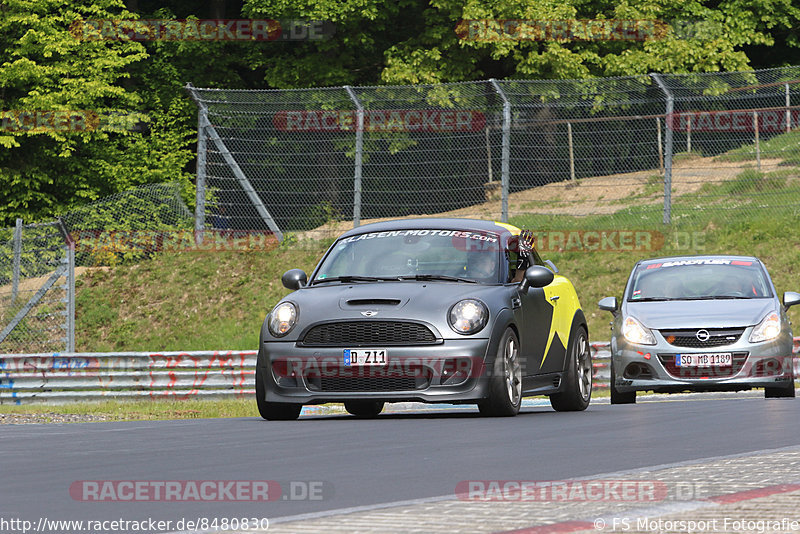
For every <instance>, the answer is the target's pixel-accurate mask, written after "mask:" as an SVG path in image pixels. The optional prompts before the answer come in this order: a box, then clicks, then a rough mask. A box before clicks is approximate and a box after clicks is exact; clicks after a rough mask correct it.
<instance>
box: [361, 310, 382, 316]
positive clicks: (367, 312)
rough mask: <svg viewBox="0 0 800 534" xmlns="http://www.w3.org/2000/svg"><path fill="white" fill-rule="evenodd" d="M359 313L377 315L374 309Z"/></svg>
mask: <svg viewBox="0 0 800 534" xmlns="http://www.w3.org/2000/svg"><path fill="white" fill-rule="evenodd" d="M361 315H363V316H364V317H375V316H376V315H378V312H376V311H374V310H367V311H363V312H361Z"/></svg>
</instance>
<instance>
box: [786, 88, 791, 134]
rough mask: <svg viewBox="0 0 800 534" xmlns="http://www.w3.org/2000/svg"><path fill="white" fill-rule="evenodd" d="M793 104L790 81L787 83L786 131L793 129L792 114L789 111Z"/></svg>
mask: <svg viewBox="0 0 800 534" xmlns="http://www.w3.org/2000/svg"><path fill="white" fill-rule="evenodd" d="M791 105H792V99H791V97H790V96H789V83H788V82H787V83H786V133H789V132H790V131H792V114H791V112H790V111H789V106H791Z"/></svg>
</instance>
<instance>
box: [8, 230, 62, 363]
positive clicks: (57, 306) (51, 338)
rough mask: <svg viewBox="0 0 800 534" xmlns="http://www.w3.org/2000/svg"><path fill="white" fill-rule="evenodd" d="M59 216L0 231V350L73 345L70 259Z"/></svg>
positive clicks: (43, 348)
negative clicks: (51, 219) (41, 222)
mask: <svg viewBox="0 0 800 534" xmlns="http://www.w3.org/2000/svg"><path fill="white" fill-rule="evenodd" d="M74 259H75V256H74V249H73V248H72V247H70V244H69V237H68V234H67V231H66V228H65V227H64V225H63V224H62V223H61V222H60V221H56V222H52V223H43V224H28V225H25V224H23V221H22V220H21V219H17V224H16V226H15V227H14V228H6V229H2V230H0V353H4V352H40V351H45V350H64V351H74V350H75V337H74V333H75V328H74V321H75V308H74V306H75V269H74V267H75V263H74Z"/></svg>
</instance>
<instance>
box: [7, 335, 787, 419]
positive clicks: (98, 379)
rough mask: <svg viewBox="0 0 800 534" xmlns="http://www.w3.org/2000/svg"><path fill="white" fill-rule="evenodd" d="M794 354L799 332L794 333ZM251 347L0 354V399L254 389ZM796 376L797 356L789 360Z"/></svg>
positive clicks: (596, 347)
mask: <svg viewBox="0 0 800 534" xmlns="http://www.w3.org/2000/svg"><path fill="white" fill-rule="evenodd" d="M609 346H610V343H609V342H608V341H600V342H595V343H591V344H590V347H591V351H592V359H593V360H594V362H593V377H594V387H596V388H601V389H602V388H608V381H609V378H610V376H609V375H610V369H609V359H610V357H611V353H610V352H609ZM793 352H794V354H795V355H797V354H798V352H800V337H796V338H794V349H793ZM256 354H257V352H256V351H254V350H249V351H236V350H215V351H190V352H78V353H37V354H0V404H27V403H33V402H45V403H47V402H50V403H61V402H71V401H90V400H105V399H146V398H150V399H165V398H174V399H189V398H204V399H207V398H224V397H244V396H249V395H253V394H255V388H254V382H255V379H254V375H255V367H256ZM794 369H795V375H796V376H800V360H798V359H797V358H796V357H795V360H794Z"/></svg>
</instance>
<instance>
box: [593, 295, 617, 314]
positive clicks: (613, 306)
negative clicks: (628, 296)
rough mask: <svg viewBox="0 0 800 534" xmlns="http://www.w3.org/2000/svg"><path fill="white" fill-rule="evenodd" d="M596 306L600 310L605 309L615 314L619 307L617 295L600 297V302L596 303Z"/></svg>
mask: <svg viewBox="0 0 800 534" xmlns="http://www.w3.org/2000/svg"><path fill="white" fill-rule="evenodd" d="M597 306H598V307H599V308H600V309H601V310H603V311H607V312H611V313H613V314H614V315H616V314H617V309H618V307H619V306H618V305H617V297H605V298H602V299H600V302H598V303H597Z"/></svg>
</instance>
